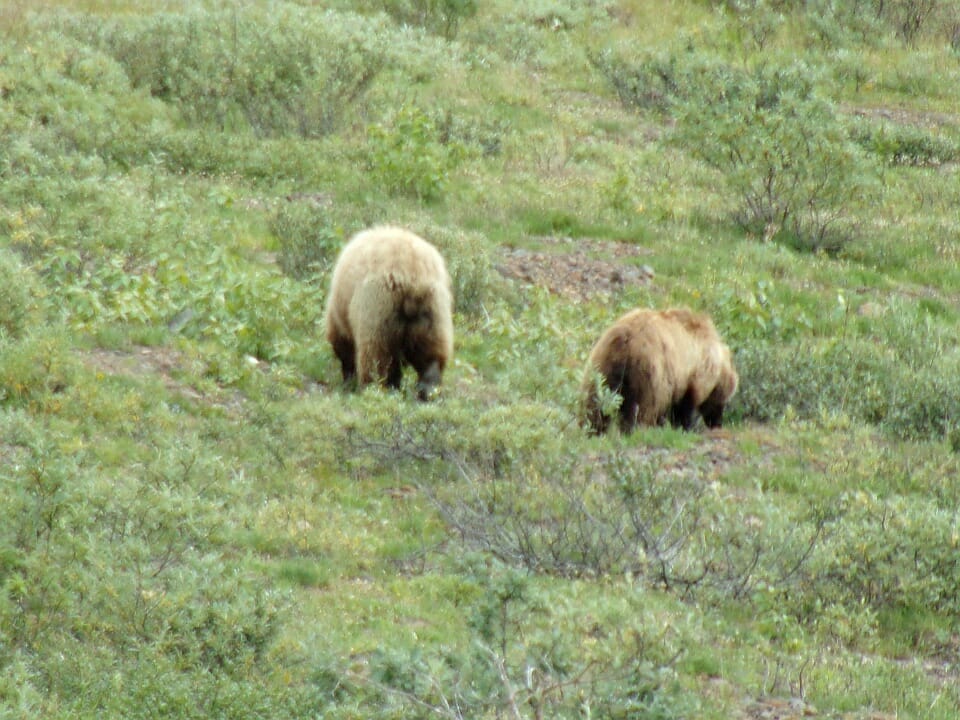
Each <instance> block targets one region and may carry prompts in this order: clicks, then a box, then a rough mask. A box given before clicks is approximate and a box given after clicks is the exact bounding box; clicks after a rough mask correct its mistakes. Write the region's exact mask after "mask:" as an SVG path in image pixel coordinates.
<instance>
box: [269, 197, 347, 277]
mask: <svg viewBox="0 0 960 720" xmlns="http://www.w3.org/2000/svg"><path fill="white" fill-rule="evenodd" d="M330 215H331V213H330V212H329V211H328V210H327V209H325V208H319V207H314V206H312V205H310V204H308V203H298V202H289V203H284V204H283V205H281V206H280V207H279V208H278V209H277V210H276V212H275V213H274V215H273V217H272V218H271V221H270V230H271V231H272V232H273V234H274V235H276V237H277V240H279V243H280V248H279V252H278V254H277V262H278V263H279V265H280V269H281V270H283V272H284V273H286V274H287V275H289V276H290V277H292V278H295V279H297V280H303V279H306V278H309V277H312V276H315V275H324V274H326V272H327V271H328V270H329V269H330V268H331V267H332V265H333V263H334V261H335V260H336V257H337V253H339V252H340V248H341V247H342V246H343V243H344V235H345V233H344V230H343V228H342V227H341V226H340V225H339V224H338V223H336V221H335V220H334V219H333V218H331V216H330Z"/></svg>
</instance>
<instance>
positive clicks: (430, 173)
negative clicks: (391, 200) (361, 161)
mask: <svg viewBox="0 0 960 720" xmlns="http://www.w3.org/2000/svg"><path fill="white" fill-rule="evenodd" d="M367 142H368V149H367V166H368V168H369V169H370V171H371V172H372V173H373V176H374V177H373V181H374V183H375V184H379V185H380V186H382V187H383V188H384V189H385V190H386V191H387V192H390V193H394V194H397V195H408V196H411V197H414V198H416V199H417V200H420V201H421V202H429V201H431V200H436V199H438V198H439V197H440V196H441V195H442V194H443V191H444V189H445V186H446V182H447V175H448V174H449V173H451V172H453V171H454V170H455V169H456V168H457V167H458V166H459V164H460V162H461V161H462V160H463V159H464V156H465V153H466V149H465V148H464V146H463V145H461V144H460V143H459V142H456V141H451V140H449V138H447V137H446V136H445V135H444V134H443V131H442V129H441V128H440V127H439V126H438V125H437V122H436V121H435V120H434V118H433V117H431V116H430V115H429V114H427V113H426V112H424V111H423V110H421V109H420V108H418V107H415V106H409V105H405V106H402V107H400V108H399V109H398V110H396V111H395V112H394V113H393V115H392V116H391V117H390V118H388V119H387V120H386V121H384V122H381V123H375V124H372V125H370V126H368V127H367Z"/></svg>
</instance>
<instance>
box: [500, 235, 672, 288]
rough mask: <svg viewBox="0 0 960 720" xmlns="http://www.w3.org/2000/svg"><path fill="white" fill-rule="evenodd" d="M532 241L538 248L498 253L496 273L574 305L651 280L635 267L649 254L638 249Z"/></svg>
mask: <svg viewBox="0 0 960 720" xmlns="http://www.w3.org/2000/svg"><path fill="white" fill-rule="evenodd" d="M536 240H537V243H538V245H540V246H541V248H542V249H538V250H528V249H526V248H501V249H500V253H499V255H500V257H499V260H498V263H497V270H498V271H499V272H500V274H501V275H503V276H504V277H506V278H508V279H510V280H514V281H517V282H521V283H526V284H528V285H536V286H538V287H543V288H546V289H547V290H548V291H550V292H551V293H554V294H555V295H560V296H562V297H564V298H566V299H568V300H574V301H578V302H579V301H584V300H591V299H595V298H597V297H608V296H610V295H612V294H614V293H617V292H622V291H623V290H624V289H627V288H629V287H632V286H637V285H646V284H649V283H650V282H652V281H653V278H654V270H653V268H652V267H650V266H649V265H646V264H640V263H638V262H636V260H637V259H638V258H641V257H643V256H646V255H649V251H648V250H646V249H644V248H641V247H638V246H636V245H632V244H630V243H625V242H623V243H621V242H613V241H609V240H589V239H583V238H577V239H573V238H557V237H543V238H537V239H536Z"/></svg>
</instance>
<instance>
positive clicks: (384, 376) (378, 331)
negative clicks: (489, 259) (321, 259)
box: [326, 227, 453, 400]
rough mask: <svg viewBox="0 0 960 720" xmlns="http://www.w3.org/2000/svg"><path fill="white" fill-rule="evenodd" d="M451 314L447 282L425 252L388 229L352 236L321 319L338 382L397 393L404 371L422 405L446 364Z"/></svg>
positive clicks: (428, 249) (409, 236)
mask: <svg viewBox="0 0 960 720" xmlns="http://www.w3.org/2000/svg"><path fill="white" fill-rule="evenodd" d="M452 313H453V291H452V289H451V282H450V276H449V275H448V274H447V266H446V264H445V263H444V260H443V257H442V256H441V255H440V253H439V252H438V251H437V249H436V248H435V247H434V246H433V245H431V244H430V243H428V242H427V241H426V240H424V239H423V238H421V237H418V236H417V235H414V234H413V233H412V232H409V231H407V230H403V229H401V228H396V227H375V228H371V229H369V230H365V231H363V232H360V233H358V234H356V235H354V236H353V238H351V239H350V241H349V242H348V243H347V244H346V245H345V246H344V248H343V250H342V251H341V252H340V256H339V258H337V262H336V264H335V265H334V268H333V279H332V280H331V283H330V295H329V298H328V300H327V311H326V322H327V340H329V341H330V344H331V345H332V346H333V352H334V353H335V354H336V356H337V358H338V359H339V360H340V367H341V370H342V372H343V379H344V382H345V383H348V384H349V383H350V382H352V381H353V379H354V378H356V379H357V381H358V383H359V385H360V386H364V385H367V384H369V383H374V382H377V383H380V384H383V385H386V386H388V387H391V388H399V387H400V381H401V379H402V377H403V368H404V366H406V365H410V366H412V367H413V369H414V370H415V371H416V372H417V397H418V398H419V399H421V400H427V399H428V398H429V397H430V395H431V394H432V392H433V390H434V389H435V388H436V387H437V386H438V385H439V384H440V378H441V375H442V374H443V369H444V367H445V366H446V364H447V363H448V362H449V361H450V359H451V357H452V356H453V319H452Z"/></svg>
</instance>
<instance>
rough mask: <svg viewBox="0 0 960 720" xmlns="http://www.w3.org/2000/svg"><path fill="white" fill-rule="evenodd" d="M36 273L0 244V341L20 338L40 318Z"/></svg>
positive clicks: (38, 288) (0, 342)
mask: <svg viewBox="0 0 960 720" xmlns="http://www.w3.org/2000/svg"><path fill="white" fill-rule="evenodd" d="M38 293H40V287H39V283H38V282H37V279H36V276H35V275H34V274H33V271H31V270H30V269H29V268H26V267H24V266H23V264H22V263H21V262H20V260H19V259H18V258H17V256H16V255H15V254H14V253H12V252H11V251H10V250H8V249H7V248H0V344H2V343H3V341H4V340H5V339H6V338H17V337H20V336H21V335H23V334H24V333H26V332H28V331H30V330H31V329H33V327H34V326H35V325H36V324H37V323H38V322H39V321H40V319H41V317H40V314H39V312H38V311H39V307H38V298H37V295H38Z"/></svg>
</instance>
